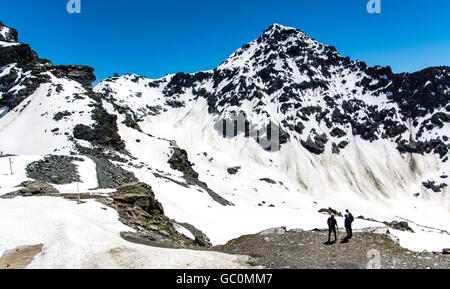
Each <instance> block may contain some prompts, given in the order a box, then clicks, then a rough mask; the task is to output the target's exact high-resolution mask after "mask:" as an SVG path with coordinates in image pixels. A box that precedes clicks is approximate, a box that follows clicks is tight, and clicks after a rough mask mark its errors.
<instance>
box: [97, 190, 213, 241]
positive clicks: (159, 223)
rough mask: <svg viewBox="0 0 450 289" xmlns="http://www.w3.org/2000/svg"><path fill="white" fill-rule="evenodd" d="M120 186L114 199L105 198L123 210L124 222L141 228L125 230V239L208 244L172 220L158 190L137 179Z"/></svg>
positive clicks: (135, 227)
mask: <svg viewBox="0 0 450 289" xmlns="http://www.w3.org/2000/svg"><path fill="white" fill-rule="evenodd" d="M116 189H117V191H116V192H115V193H112V194H110V197H111V198H112V200H113V201H112V202H109V201H107V200H103V202H106V204H108V205H109V206H111V207H114V208H115V209H116V210H117V211H118V212H119V216H120V221H121V222H122V223H124V224H125V225H128V226H130V227H132V228H134V229H135V230H136V231H137V234H133V233H124V234H122V237H124V238H125V239H127V240H129V241H133V242H137V243H146V244H153V245H163V246H172V247H192V246H198V245H201V246H203V245H207V244H206V243H201V244H200V243H199V242H196V241H194V240H191V239H189V238H187V237H186V236H184V235H182V234H180V233H178V232H177V230H176V229H175V227H174V225H173V223H172V221H170V220H169V219H168V218H167V217H166V216H165V215H164V210H163V207H162V205H161V204H160V203H159V202H158V201H157V200H156V199H155V194H154V193H153V191H152V189H151V187H150V186H149V185H147V184H145V183H134V184H128V185H123V186H119V187H117V188H116Z"/></svg>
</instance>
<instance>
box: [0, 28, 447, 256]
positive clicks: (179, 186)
mask: <svg viewBox="0 0 450 289" xmlns="http://www.w3.org/2000/svg"><path fill="white" fill-rule="evenodd" d="M17 41H18V40H17ZM19 47H21V46H20V45H17V46H2V44H1V43H0V59H2V61H3V62H5V65H2V67H1V69H0V116H1V117H0V138H1V139H2V140H3V141H2V142H1V143H0V151H2V152H3V153H5V154H7V155H16V156H15V158H16V159H14V161H17V162H19V161H20V158H21V157H26V156H30V155H33V156H36V155H39V156H46V155H63V156H77V155H78V156H80V157H82V158H83V159H85V162H84V163H79V162H77V165H76V166H75V167H77V168H78V170H79V171H84V170H88V168H89V169H90V170H92V168H96V169H95V170H96V173H95V178H97V180H96V181H92V180H90V179H88V178H87V177H86V176H81V177H80V180H81V182H80V183H81V185H82V190H88V189H92V187H89V186H91V184H92V186H93V187H94V188H97V189H98V188H100V187H101V189H108V188H106V187H104V186H101V184H102V183H105V182H104V181H102V179H101V178H103V177H105V178H106V179H108V180H110V181H108V182H107V184H111V185H106V186H107V187H108V186H110V187H114V186H115V185H120V184H117V183H116V182H114V180H123V179H127V178H129V179H130V181H131V179H132V180H133V181H136V180H138V181H141V182H144V183H148V184H150V185H151V186H152V189H153V191H154V192H155V196H156V197H157V198H158V200H159V201H160V202H161V204H162V206H163V207H164V208H165V211H166V213H167V214H168V216H169V217H170V218H173V219H176V220H177V221H178V222H183V223H184V222H188V223H190V224H193V225H195V226H196V227H197V228H199V229H200V230H201V231H203V232H205V234H206V235H208V237H210V239H211V242H212V243H214V244H220V243H225V242H226V241H228V240H230V239H232V238H235V237H238V236H240V235H243V234H247V233H252V232H253V233H256V232H258V230H263V229H267V227H271V226H272V227H275V226H281V225H289V226H292V227H293V226H297V227H302V228H304V229H313V228H315V227H319V224H320V218H321V214H318V213H317V212H318V211H319V209H321V208H323V207H329V206H332V207H337V208H338V209H339V210H343V209H345V208H346V207H350V206H353V207H355V210H356V211H357V213H358V214H361V215H364V216H370V217H374V218H376V219H379V220H388V221H391V220H395V219H397V216H402V217H403V218H407V219H410V220H413V221H415V222H417V223H422V222H421V221H420V220H418V219H420V218H422V217H423V216H424V215H426V216H429V217H427V220H426V222H425V225H428V226H432V227H434V228H441V229H443V230H447V231H448V230H450V228H448V224H447V223H445V221H442V216H447V215H448V214H449V211H450V200H449V198H448V185H447V177H446V172H447V171H448V169H449V167H448V166H449V162H448V149H449V140H448V137H447V136H448V135H449V121H448V120H449V113H448V112H449V110H450V106H449V103H448V100H449V94H450V89H449V83H450V80H449V77H450V76H449V71H450V70H449V67H446V66H442V67H432V68H427V69H425V70H422V71H419V72H415V73H411V74H409V73H404V74H394V73H392V71H391V69H390V68H389V67H379V66H375V67H367V65H366V64H365V63H363V62H360V61H352V60H350V58H348V57H343V56H341V55H340V54H339V53H338V52H337V50H336V49H335V48H334V47H332V46H327V45H324V44H321V43H319V42H317V41H315V40H313V39H312V38H310V37H308V36H306V34H304V33H303V32H301V31H299V30H297V29H295V28H289V27H284V26H282V25H279V24H274V25H272V26H271V27H269V28H268V29H266V30H265V31H264V32H263V34H262V35H261V36H260V37H259V38H257V39H255V40H254V41H252V42H250V43H249V44H246V45H243V46H242V47H241V48H240V49H238V50H237V51H236V52H235V53H233V54H232V55H231V56H230V57H229V58H228V59H227V60H225V61H224V62H223V63H222V64H221V65H219V66H218V67H217V68H215V69H212V70H208V71H200V72H196V73H189V74H185V73H177V74H170V75H166V76H165V77H163V78H160V79H148V78H145V77H143V76H138V75H135V74H126V75H124V76H113V77H110V78H106V79H104V80H102V81H101V82H100V83H99V84H97V85H95V86H94V87H92V83H93V81H95V75H94V74H93V69H92V68H90V67H87V66H79V65H63V66H55V65H53V64H52V63H51V62H50V61H49V60H45V59H39V58H37V55H35V56H33V55H34V54H32V53H30V51H28V50H27V49H28V48H27V47H26V46H24V48H20V49H25V50H24V51H28V52H26V53H25V54H24V55H22V54H20V53H16V52H15V50H14V49H19ZM6 62H9V63H6ZM236 115H243V116H244V119H243V121H242V122H241V123H237V124H236V125H235V123H234V121H237V119H236ZM229 120H231V121H233V122H232V123H231V127H227V128H225V127H224V126H226V125H228V124H230V122H227V121H229ZM269 124H270V125H269ZM272 129H275V130H276V131H279V145H278V146H277V147H276V148H275V145H273V143H271V145H270V146H269V147H268V146H267V145H263V147H261V143H262V142H263V143H267V141H269V140H270V141H272V136H273V134H272V131H273V130H272ZM255 132H256V133H255ZM250 136H256V137H250ZM26 158H28V157H26ZM30 160H31V158H30ZM33 161H34V157H33ZM43 161H44V163H45V159H44V160H43ZM27 162H28V161H27ZM30 162H31V161H30ZM25 168H26V164H25V165H24V172H25V173H23V174H24V176H26V177H27V178H30V176H29V175H26V169H25ZM230 172H232V173H230ZM86 175H87V174H86ZM58 176H59V174H58ZM51 177H52V176H51V175H49V176H46V179H45V180H44V181H45V182H49V183H52V179H51ZM18 184H20V182H19V183H14V184H13V182H11V187H9V186H7V187H6V188H5V189H4V190H5V193H9V192H13V191H14V190H15V189H14V186H16V185H18ZM88 184H89V186H88ZM57 188H58V187H57ZM59 189H64V188H59ZM72 193H73V192H72ZM226 204H232V205H226ZM399 204H401V206H399ZM253 214H254V215H253ZM272 216H273V218H272ZM297 219H298V220H297ZM444 219H445V218H444ZM361 222H362V221H361ZM218 228H220V230H219V229H218ZM399 234H400V233H399ZM433 234H434V233H433ZM426 236H428V235H426ZM430 236H434V235H430ZM417 238H419V237H417ZM421 238H422V237H421ZM423 238H425V237H423ZM426 238H428V237H426ZM426 238H425V239H426ZM425 239H421V240H425ZM438 239H439V238H438ZM427 240H428V239H427ZM440 249H442V248H440Z"/></svg>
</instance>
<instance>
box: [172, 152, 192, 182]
mask: <svg viewBox="0 0 450 289" xmlns="http://www.w3.org/2000/svg"><path fill="white" fill-rule="evenodd" d="M172 149H173V153H172V156H171V157H170V159H169V161H168V163H169V164H170V167H171V168H172V169H173V170H177V171H180V172H182V173H183V175H184V177H185V178H187V179H197V178H198V173H197V172H196V171H195V170H194V169H193V168H192V166H193V163H191V162H190V161H189V158H188V155H187V152H186V151H185V150H183V149H180V148H172Z"/></svg>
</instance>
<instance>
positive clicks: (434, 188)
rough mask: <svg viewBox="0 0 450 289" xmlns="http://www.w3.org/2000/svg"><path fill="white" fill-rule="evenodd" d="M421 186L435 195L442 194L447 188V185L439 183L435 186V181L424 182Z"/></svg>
mask: <svg viewBox="0 0 450 289" xmlns="http://www.w3.org/2000/svg"><path fill="white" fill-rule="evenodd" d="M422 185H423V186H424V187H425V188H426V189H430V190H432V191H433V192H435V193H440V192H442V190H443V189H444V188H445V187H447V186H448V185H447V184H446V183H441V184H439V185H436V181H434V180H429V181H426V182H423V183H422Z"/></svg>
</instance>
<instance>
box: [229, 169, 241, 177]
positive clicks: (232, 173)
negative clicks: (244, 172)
mask: <svg viewBox="0 0 450 289" xmlns="http://www.w3.org/2000/svg"><path fill="white" fill-rule="evenodd" d="M240 169H241V167H232V168H227V172H228V173H229V174H230V175H235V174H237V173H238V172H239V170H240Z"/></svg>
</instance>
